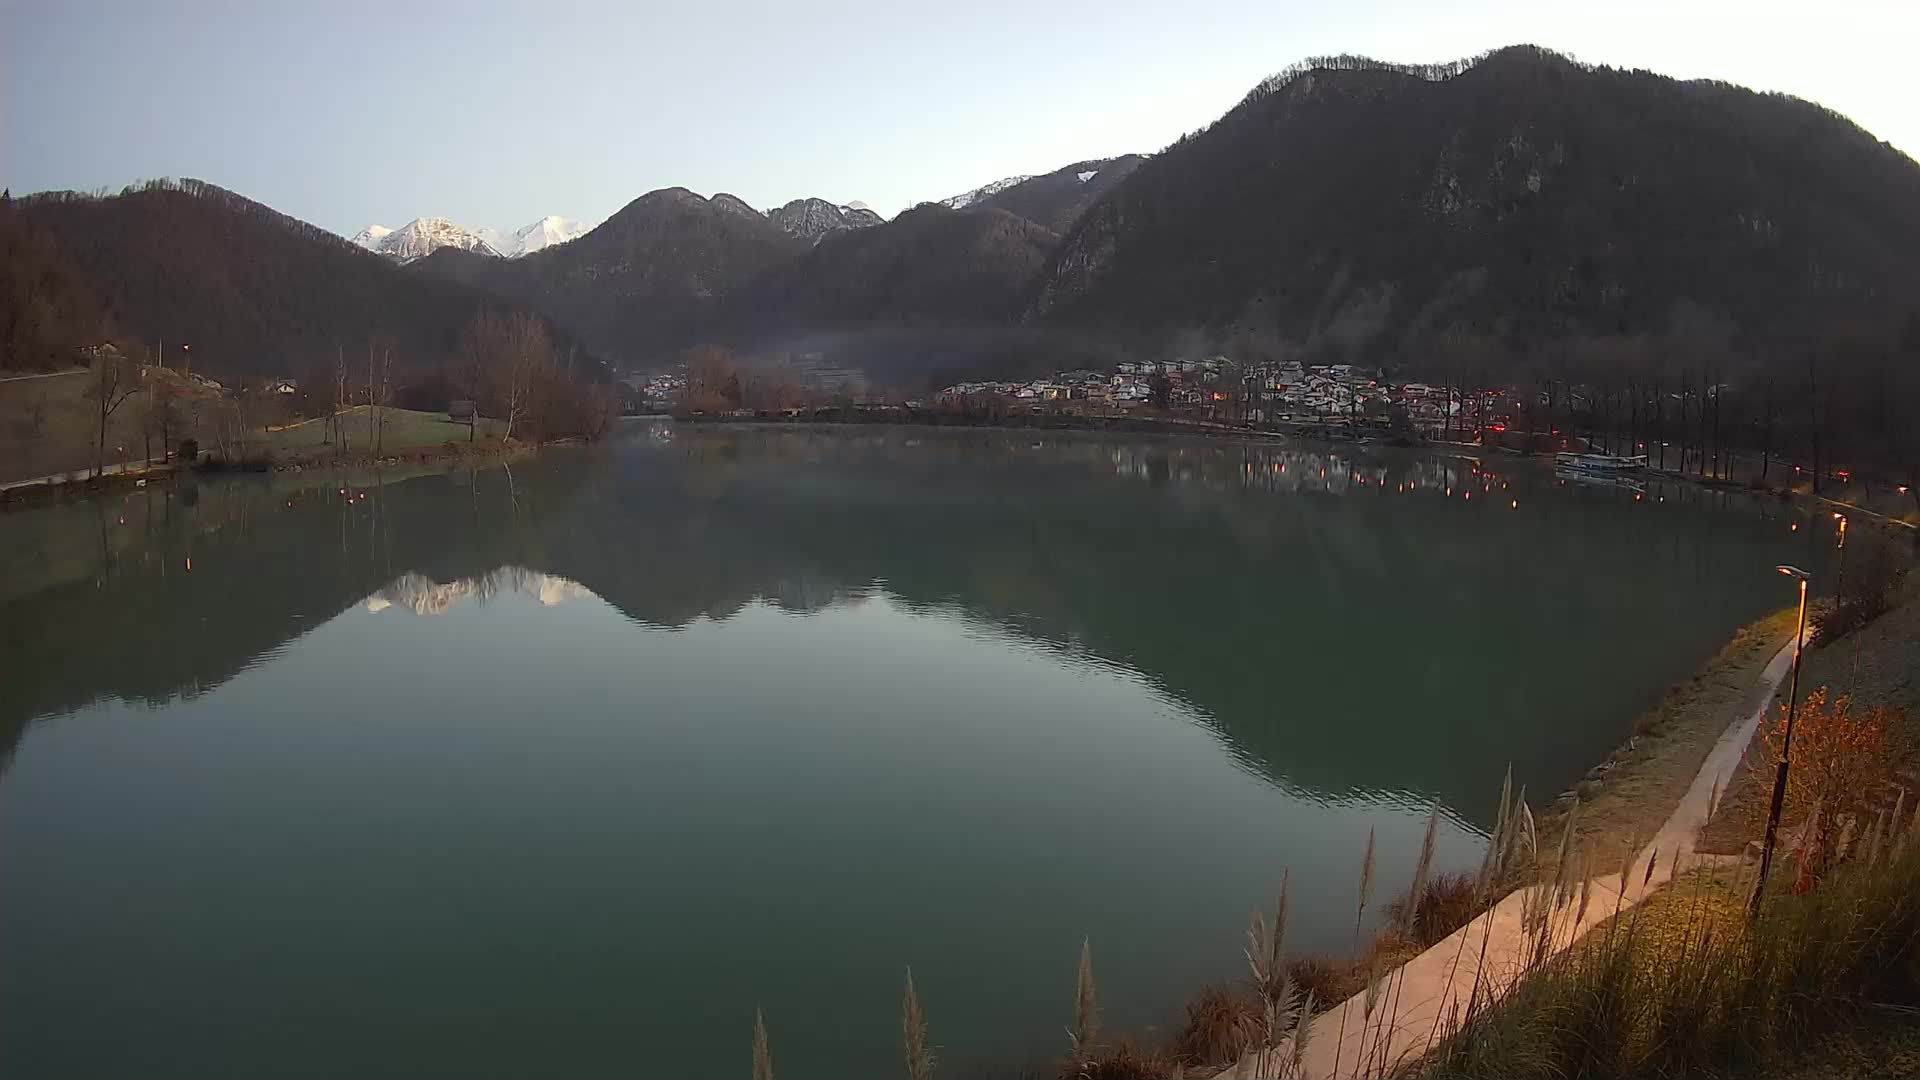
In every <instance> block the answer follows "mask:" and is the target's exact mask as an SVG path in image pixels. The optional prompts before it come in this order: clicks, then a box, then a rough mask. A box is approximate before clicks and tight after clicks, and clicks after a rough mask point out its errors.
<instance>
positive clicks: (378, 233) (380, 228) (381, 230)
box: [347, 225, 393, 251]
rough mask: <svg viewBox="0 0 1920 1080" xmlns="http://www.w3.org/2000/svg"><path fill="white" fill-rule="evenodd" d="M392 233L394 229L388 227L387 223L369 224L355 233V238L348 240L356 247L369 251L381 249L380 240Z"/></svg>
mask: <svg viewBox="0 0 1920 1080" xmlns="http://www.w3.org/2000/svg"><path fill="white" fill-rule="evenodd" d="M392 235H393V230H392V229H389V228H387V227H386V226H385V225H369V226H367V227H366V228H364V229H361V230H360V231H359V232H357V233H354V234H353V239H351V240H349V241H347V242H348V243H350V244H352V245H354V246H355V247H363V248H366V249H367V250H368V251H379V250H380V242H381V241H382V240H385V239H386V238H387V237H389V236H392Z"/></svg>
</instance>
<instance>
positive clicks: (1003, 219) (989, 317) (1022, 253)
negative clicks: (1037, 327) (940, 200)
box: [724, 203, 1060, 332]
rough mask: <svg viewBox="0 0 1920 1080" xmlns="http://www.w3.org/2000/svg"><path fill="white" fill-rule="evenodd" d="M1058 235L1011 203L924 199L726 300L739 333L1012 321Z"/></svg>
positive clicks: (829, 242) (834, 236) (826, 241)
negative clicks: (990, 205)
mask: <svg viewBox="0 0 1920 1080" xmlns="http://www.w3.org/2000/svg"><path fill="white" fill-rule="evenodd" d="M1059 239H1060V238H1059V236H1058V235H1057V234H1055V233H1053V232H1052V231H1050V230H1048V229H1046V228H1045V227H1043V226H1040V225H1037V224H1035V223H1034V222H1031V221H1028V220H1026V219H1025V218H1021V217H1017V216H1015V215H1013V214H1010V213H1007V212H1006V211H1004V210H995V209H985V210H972V209H969V210H964V211H963V210H949V209H947V208H946V207H944V206H941V205H939V204H937V203H925V204H922V205H920V206H917V207H914V208H913V209H911V210H908V211H905V212H904V213H902V214H900V215H899V216H898V217H896V218H894V219H893V220H892V221H889V222H886V223H884V224H880V225H873V226H868V227H866V228H860V229H843V230H839V231H837V232H834V233H831V234H829V235H827V236H825V237H823V238H821V240H820V242H819V244H818V245H817V246H815V247H814V248H813V249H812V250H810V251H808V252H807V253H806V254H804V255H802V256H801V257H800V258H799V259H796V260H794V261H791V262H787V263H783V264H781V265H778V266H775V267H773V268H771V269H769V270H767V271H766V272H764V273H762V274H760V275H759V276H757V277H756V278H754V279H753V280H752V281H751V282H749V283H747V284H746V285H745V286H743V287H742V288H741V289H740V290H739V292H738V293H737V294H736V295H735V297H734V301H733V302H732V303H730V304H728V305H726V306H725V308H724V314H725V317H726V318H725V323H726V325H727V326H728V327H729V328H732V329H734V330H735V331H747V332H752V331H755V330H765V329H775V328H782V327H784V328H792V329H805V328H851V327H857V326H863V325H869V324H878V325H902V324H927V323H940V322H947V323H956V324H967V323H973V324H987V325H1003V324H1008V323H1012V322H1013V321H1015V320H1016V319H1017V318H1018V317H1019V315H1020V311H1021V308H1022V306H1023V304H1024V303H1025V300H1026V295H1027V290H1028V287H1029V285H1030V283H1031V282H1032V280H1033V276H1034V275H1035V274H1036V273H1038V272H1039V270H1040V267H1041V266H1042V265H1043V264H1044V263H1045V261H1046V257H1047V253H1048V252H1049V251H1051V250H1052V248H1053V246H1054V245H1055V244H1056V243H1058V242H1059Z"/></svg>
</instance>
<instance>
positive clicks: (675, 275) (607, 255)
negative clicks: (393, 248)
mask: <svg viewBox="0 0 1920 1080" xmlns="http://www.w3.org/2000/svg"><path fill="white" fill-rule="evenodd" d="M736 204H737V205H736ZM739 206H744V204H739V202H738V200H737V199H734V198H733V196H730V195H716V196H714V197H713V198H712V199H704V198H702V197H700V196H699V195H696V194H694V193H693V192H691V191H688V190H686V189H685V188H664V189H661V190H659V191H653V192H649V193H647V194H645V195H642V196H640V197H639V198H638V199H635V200H634V201H632V202H630V203H628V204H627V205H626V206H625V207H624V208H622V209H621V210H620V212H619V213H616V214H614V215H613V216H612V217H610V218H608V219H607V220H606V221H604V222H602V223H601V224H600V226H599V227H597V228H595V229H594V230H593V231H592V232H589V233H587V234H586V235H585V236H582V237H580V238H579V239H577V240H575V241H573V242H572V243H569V244H562V245H559V246H556V247H552V248H548V249H546V250H543V251H537V252H534V253H533V254H531V255H527V256H524V257H522V258H518V259H513V260H503V259H485V258H484V257H482V258H475V257H473V256H472V255H471V253H466V252H455V253H451V255H449V253H448V252H444V251H441V252H435V253H434V254H433V256H432V257H430V258H427V259H422V260H420V261H419V262H418V263H416V264H414V266H413V267H412V269H414V270H415V271H416V272H419V273H422V274H423V275H426V276H438V277H444V278H451V279H453V280H456V281H460V282H463V283H467V284H472V285H480V286H484V287H486V288H490V289H492V290H494V291H495V292H498V293H500V294H502V295H504V296H507V297H511V298H513V299H515V300H520V301H524V302H526V303H529V304H533V305H535V306H537V307H538V308H539V309H540V310H542V311H544V312H546V313H547V314H548V315H550V316H551V317H553V318H554V319H555V320H556V321H558V322H560V323H561V324H562V325H564V326H567V327H569V328H571V329H572V330H574V331H576V332H577V333H579V334H581V335H582V336H583V337H584V338H585V339H586V340H587V342H588V344H589V345H590V346H591V347H592V348H594V349H595V350H596V351H598V352H600V353H602V354H603V355H606V356H609V357H614V358H619V359H625V360H648V359H654V358H656V357H658V356H659V355H660V354H662V353H666V352H671V351H673V350H675V349H678V348H680V347H682V346H684V345H686V344H688V343H690V342H692V341H695V340H698V339H699V338H701V337H703V336H705V335H707V334H709V333H711V332H712V330H713V325H714V315H715V308H716V306H717V305H718V304H719V303H720V301H721V300H722V299H724V298H725V297H726V296H728V295H729V294H731V293H732V292H734V291H735V290H737V289H738V288H739V287H740V286H741V285H742V284H744V283H745V282H746V281H748V280H750V279H752V278H753V277H755V276H757V275H759V274H761V273H763V272H765V271H767V270H769V269H771V268H773V267H775V266H778V265H781V264H783V263H789V262H791V261H793V260H794V259H795V258H797V257H798V256H799V255H800V254H801V253H803V252H805V251H807V250H808V246H809V245H808V242H807V241H806V240H803V239H799V238H797V237H793V236H789V235H788V234H787V233H786V232H784V231H783V230H782V229H781V228H780V227H779V226H778V225H776V224H774V223H773V222H771V221H769V220H767V219H766V218H765V217H764V216H762V215H761V214H759V213H756V212H753V211H751V210H748V211H747V212H744V213H743V212H740V210H739Z"/></svg>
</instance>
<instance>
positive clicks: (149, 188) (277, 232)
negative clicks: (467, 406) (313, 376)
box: [9, 180, 564, 376]
mask: <svg viewBox="0 0 1920 1080" xmlns="http://www.w3.org/2000/svg"><path fill="white" fill-rule="evenodd" d="M13 208H14V212H15V213H18V214H19V215H20V216H21V218H23V219H24V221H25V222H26V223H28V224H30V225H32V226H34V227H35V228H37V229H40V230H44V232H45V233H46V234H48V235H50V236H52V237H53V239H54V243H55V245H56V246H57V249H58V252H59V256H60V258H61V259H62V260H63V261H64V263H65V264H66V265H69V266H71V267H72V268H73V270H74V271H75V272H76V273H77V274H78V275H79V277H80V279H81V280H82V281H83V282H84V283H85V285H86V286H87V287H88V288H89V289H90V291H91V292H92V294H93V295H95V296H97V297H98V300H99V302H100V304H101V306H102V307H103V309H104V311H103V314H102V317H101V318H99V319H98V320H96V321H95V325H94V327H93V328H92V330H91V333H92V334H93V335H96V336H97V335H101V334H105V333H107V332H109V331H111V332H112V333H114V334H115V335H118V336H122V337H126V338H131V339H134V340H138V341H143V342H148V343H153V342H157V341H159V340H161V339H164V340H165V341H166V342H168V343H169V345H178V344H181V343H187V344H190V345H191V346H192V358H193V364H194V366H195V368H196V369H197V370H203V371H211V372H218V373H222V374H246V375H261V376H274V375H296V376H297V375H304V374H305V373H307V372H308V371H309V370H311V368H312V367H313V365H314V364H315V363H318V362H325V361H327V360H330V359H332V358H333V357H334V356H335V355H336V354H337V353H338V351H339V350H341V349H346V350H347V351H348V352H349V353H352V352H358V351H362V350H364V349H365V348H366V346H367V343H368V342H369V341H372V340H375V339H378V340H380V341H381V342H383V343H384V346H385V347H387V348H390V349H391V350H392V352H393V358H394V363H395V364H396V366H398V367H400V368H403V369H404V368H409V367H414V368H419V367H438V366H440V365H441V364H443V363H444V362H445V361H446V359H447V358H448V357H449V356H450V355H451V354H452V353H453V351H454V349H455V348H456V346H457V343H458V340H459V334H460V330H461V328H462V327H463V326H464V325H465V324H466V323H467V322H468V321H469V320H471V319H472V318H473V317H474V316H475V315H476V314H477V313H479V312H481V311H495V312H507V311H511V310H516V308H515V305H512V304H510V303H507V302H505V301H503V300H501V299H500V298H498V297H495V296H492V295H490V294H488V293H484V292H480V291H477V290H474V289H470V288H467V287H464V286H462V285H458V284H455V283H452V282H445V281H437V280H433V279H431V278H428V277H425V276H421V275H414V274H409V273H406V272H405V271H403V270H402V269H401V268H399V267H398V266H395V265H394V264H393V263H392V262H391V261H389V260H387V259H385V258H383V257H381V256H379V255H375V254H373V253H371V252H367V251H363V250H361V249H359V248H357V247H355V246H354V245H352V244H350V243H348V242H347V241H346V240H343V239H341V238H340V237H338V236H336V235H334V234H333V233H330V232H327V231H326V230H324V229H320V228H318V227H316V226H313V225H309V224H307V223H305V222H302V221H299V220H297V219H295V218H291V217H288V216H287V215H285V214H282V213H279V212H278V211H276V210H273V209H270V208H269V207H266V206H263V205H261V204H260V203H257V202H254V201H252V200H250V199H246V198H243V197H242V196H239V195H236V194H234V193H232V192H230V191H226V190H224V189H221V188H219V187H216V186H214V185H212V184H208V183H205V182H202V181H198V180H181V181H177V182H173V181H156V182H153V183H149V184H144V185H140V186H137V187H130V188H128V189H127V190H126V191H124V192H122V193H121V194H119V195H114V196H105V197H99V196H91V195H78V194H74V193H70V192H59V193H47V194H42V195H36V196H31V197H28V198H25V199H19V200H15V201H14V203H13ZM9 261H10V262H11V259H10V260H9ZM563 337H564V335H563Z"/></svg>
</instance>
